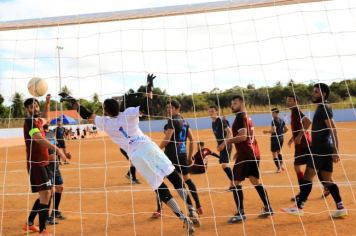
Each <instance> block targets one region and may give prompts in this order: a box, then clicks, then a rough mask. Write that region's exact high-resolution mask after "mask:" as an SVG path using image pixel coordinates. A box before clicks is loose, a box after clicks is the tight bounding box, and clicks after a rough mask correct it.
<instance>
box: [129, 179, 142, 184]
mask: <svg viewBox="0 0 356 236" xmlns="http://www.w3.org/2000/svg"><path fill="white" fill-rule="evenodd" d="M131 183H132V184H141V182H140V181H139V180H138V179H135V180H132V181H131Z"/></svg>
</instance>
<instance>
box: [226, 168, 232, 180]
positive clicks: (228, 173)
mask: <svg viewBox="0 0 356 236" xmlns="http://www.w3.org/2000/svg"><path fill="white" fill-rule="evenodd" d="M224 171H225V173H226V176H227V177H228V178H229V180H230V181H231V180H232V171H231V168H230V167H225V168H224Z"/></svg>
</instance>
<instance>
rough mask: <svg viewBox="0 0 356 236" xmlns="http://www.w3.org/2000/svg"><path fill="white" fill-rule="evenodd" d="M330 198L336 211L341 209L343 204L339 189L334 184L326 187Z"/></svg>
mask: <svg viewBox="0 0 356 236" xmlns="http://www.w3.org/2000/svg"><path fill="white" fill-rule="evenodd" d="M328 189H329V191H330V194H331V196H333V198H334V201H335V204H336V207H337V209H343V208H344V204H343V203H342V200H341V196H340V191H339V187H338V186H337V185H336V184H334V183H333V184H331V185H329V186H328Z"/></svg>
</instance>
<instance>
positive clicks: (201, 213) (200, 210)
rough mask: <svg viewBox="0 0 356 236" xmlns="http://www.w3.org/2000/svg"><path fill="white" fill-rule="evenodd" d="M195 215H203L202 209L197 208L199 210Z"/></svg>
mask: <svg viewBox="0 0 356 236" xmlns="http://www.w3.org/2000/svg"><path fill="white" fill-rule="evenodd" d="M197 213H198V215H203V213H204V211H203V208H202V207H199V208H198V209H197Z"/></svg>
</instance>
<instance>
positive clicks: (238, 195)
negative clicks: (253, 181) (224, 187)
mask: <svg viewBox="0 0 356 236" xmlns="http://www.w3.org/2000/svg"><path fill="white" fill-rule="evenodd" d="M232 193H233V195H234V200H235V204H236V209H237V213H240V214H244V194H243V192H242V188H241V185H236V186H235V188H234V189H233V191H232Z"/></svg>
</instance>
